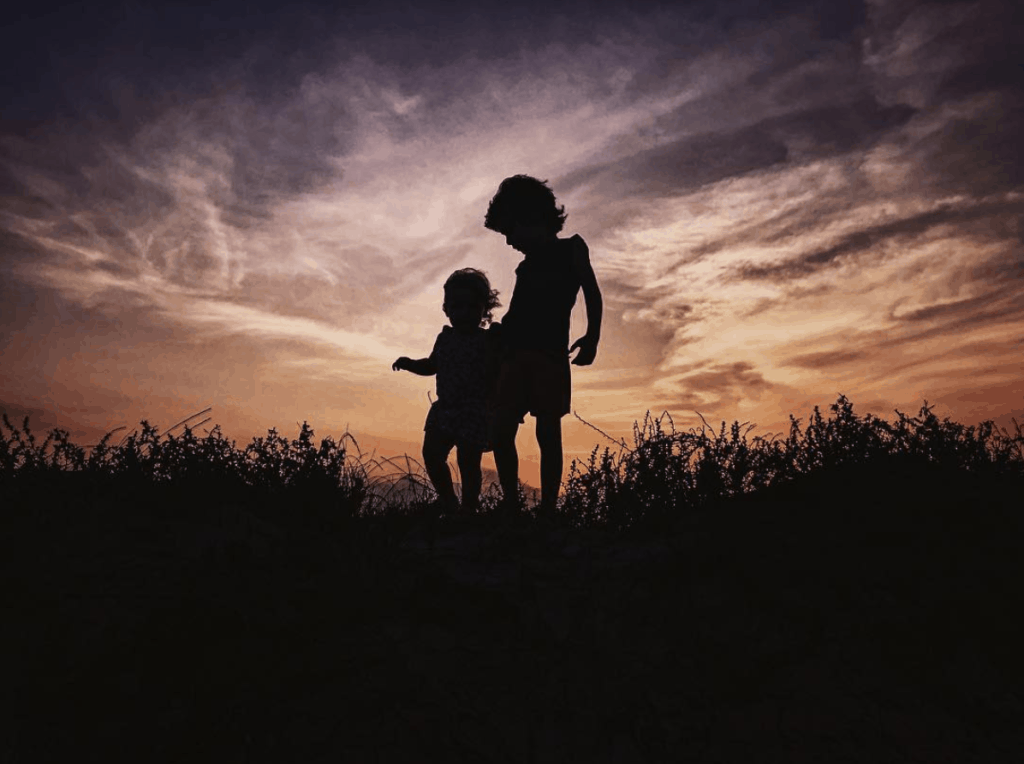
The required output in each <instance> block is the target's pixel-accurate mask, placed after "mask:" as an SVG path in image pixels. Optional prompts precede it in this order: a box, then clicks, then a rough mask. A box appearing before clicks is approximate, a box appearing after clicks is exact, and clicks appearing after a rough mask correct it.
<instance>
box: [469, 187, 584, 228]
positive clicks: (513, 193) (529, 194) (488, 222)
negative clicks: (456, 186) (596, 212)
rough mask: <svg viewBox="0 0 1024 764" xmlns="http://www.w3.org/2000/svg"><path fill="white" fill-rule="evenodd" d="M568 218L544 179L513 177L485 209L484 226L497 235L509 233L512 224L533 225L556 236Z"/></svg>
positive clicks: (500, 188) (499, 189)
mask: <svg viewBox="0 0 1024 764" xmlns="http://www.w3.org/2000/svg"><path fill="white" fill-rule="evenodd" d="M567 217H568V215H566V214H565V207H564V206H558V204H557V202H556V201H555V193H554V191H552V190H551V187H550V186H548V182H547V181H546V180H537V179H536V178H534V177H531V176H529V175H513V176H512V177H510V178H505V180H503V181H501V184H500V185H499V186H498V192H497V193H496V194H495V195H494V197H493V198H492V199H491V203H490V204H489V205H488V207H487V215H486V216H485V217H484V226H485V227H486V228H489V229H491V230H492V231H497V232H498V233H508V230H509V228H511V226H512V225H513V224H514V223H533V224H538V225H542V226H545V227H547V228H548V229H550V231H551V233H552V234H557V233H558V232H559V231H561V230H562V227H563V226H564V225H565V219H566V218H567Z"/></svg>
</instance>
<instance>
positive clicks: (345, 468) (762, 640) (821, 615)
mask: <svg viewBox="0 0 1024 764" xmlns="http://www.w3.org/2000/svg"><path fill="white" fill-rule="evenodd" d="M831 410H832V414H833V416H831V417H829V418H828V419H824V418H823V417H821V415H820V413H819V412H818V410H817V409H815V415H814V416H813V417H812V418H811V420H810V421H809V422H808V424H807V427H806V429H803V430H801V428H800V426H799V422H798V420H795V419H794V420H793V426H792V429H791V432H790V434H789V436H788V437H787V438H786V439H785V440H777V439H774V438H770V439H764V438H755V439H754V440H753V442H748V441H747V440H746V433H745V432H742V426H741V425H739V424H738V423H735V424H734V425H733V427H732V429H731V431H730V432H729V433H727V432H726V430H725V425H724V423H723V424H722V428H721V431H720V432H719V433H717V434H716V433H714V431H713V430H709V429H708V428H705V429H703V430H701V431H700V432H696V431H690V432H687V433H681V432H676V431H675V428H674V426H673V425H672V423H671V420H670V419H669V418H668V417H666V416H663V417H661V418H652V417H649V416H648V417H647V418H646V419H645V420H644V422H643V423H642V424H641V423H638V424H637V426H636V429H635V432H634V442H633V443H632V444H629V443H620V444H617V445H615V446H614V447H609V449H608V450H605V451H595V452H594V454H593V456H592V458H591V459H590V460H589V462H588V463H582V464H579V463H577V464H575V465H574V468H573V469H572V470H570V474H569V476H568V478H567V481H566V485H565V487H564V489H563V497H562V502H561V504H560V506H559V514H558V515H557V517H556V518H554V519H553V520H550V521H546V522H541V521H539V520H537V519H535V518H534V517H533V515H532V514H531V513H530V512H529V511H524V512H523V513H522V514H521V515H520V516H518V517H515V518H499V517H497V516H496V515H495V514H494V513H493V511H492V510H493V508H494V506H495V496H494V494H493V493H492V494H491V495H490V496H489V497H488V499H487V500H486V501H485V502H484V511H483V512H481V513H480V514H477V515H472V516H468V517H457V516H456V517H436V516H435V515H434V513H433V510H432V508H431V507H432V505H431V504H430V501H429V499H430V496H429V492H428V489H427V488H426V483H425V481H424V480H423V479H422V477H421V476H419V475H418V473H416V471H415V470H414V469H412V465H411V463H407V464H406V465H405V467H406V470H405V472H404V474H398V476H397V477H396V476H395V474H394V473H393V472H388V470H385V469H383V467H385V466H388V465H383V464H382V463H381V462H380V461H375V460H374V459H373V458H372V457H367V456H365V455H361V454H358V446H357V444H356V443H355V442H354V441H352V440H351V439H347V438H346V439H343V441H342V442H341V443H335V442H334V441H332V440H331V439H324V440H323V441H321V443H320V444H319V446H317V444H316V443H315V442H314V440H313V433H312V431H311V430H309V428H308V427H306V426H304V427H303V429H302V431H301V432H300V436H299V439H298V440H294V441H290V440H288V439H286V438H282V437H280V436H278V435H277V433H276V432H275V431H271V432H270V433H268V437H267V438H257V439H254V441H253V443H252V444H250V446H248V447H247V448H246V449H244V450H238V449H236V448H235V447H234V443H228V442H227V441H225V440H224V439H223V438H221V437H220V434H219V430H217V429H216V428H214V430H213V432H211V433H210V434H209V435H208V436H207V437H205V438H199V437H197V436H196V435H195V434H194V430H195V427H190V426H184V429H183V431H182V432H181V434H179V435H175V434H174V432H173V430H175V429H176V428H177V427H179V426H182V425H185V424H186V423H179V425H178V426H176V428H172V431H169V432H167V433H163V434H161V433H158V432H157V431H156V430H155V429H154V428H152V427H150V426H149V425H148V424H146V423H143V428H142V432H141V433H133V434H131V435H129V436H126V437H125V438H123V439H122V441H121V442H120V443H118V444H117V445H116V446H111V445H109V436H108V438H106V439H104V442H103V443H101V444H98V445H97V446H95V447H92V448H91V449H83V448H80V447H78V446H75V445H74V444H72V443H70V442H69V440H68V437H67V433H62V432H60V431H54V432H53V433H51V434H50V436H49V437H48V438H47V439H46V441H45V442H44V443H43V444H37V443H36V442H35V438H34V436H33V435H32V434H31V433H30V432H29V430H28V424H27V422H26V423H25V424H24V425H23V426H22V427H21V428H17V427H15V426H13V425H12V424H11V423H10V422H9V421H7V420H6V419H5V420H4V425H5V428H4V430H3V433H4V434H3V439H2V441H0V502H2V510H0V523H2V530H0V539H2V541H0V544H2V549H0V560H2V562H0V566H2V570H0V572H2V580H3V582H4V585H3V587H2V588H0V598H2V608H3V613H4V616H5V618H4V625H3V629H2V634H3V636H2V640H3V641H2V644H0V649H2V654H3V656H4V662H5V663H4V667H3V669H4V672H3V675H4V678H5V681H4V691H3V692H4V695H5V696H6V697H4V698H3V700H5V701H6V702H5V704H4V706H5V707H6V708H7V709H8V712H7V718H6V722H5V724H4V726H3V730H4V731H3V734H2V735H0V760H2V761H4V762H12V763H13V762H35V761H39V762H44V761H45V762H53V761H69V760H79V759H83V760H97V761H99V760H131V761H137V762H179V761H211V762H218V763H219V764H227V763H228V762H254V761H261V762H262V761H267V762H327V761H332V762H423V761H442V762H548V761H550V762H575V761H579V762H679V761H694V762H769V761H772V762H774V761H780V762H830V763H831V762H872V763H873V764H874V763H882V762H928V763H929V764H932V763H934V762H957V763H958V764H959V763H961V762H1000V763H1003V762H1010V761H1014V760H1017V759H1018V758H1019V755H1020V752H1021V751H1024V690H1022V689H1021V688H1024V651H1022V650H1021V647H1020V646H1021V645H1022V644H1024V619H1022V618H1021V615H1020V614H1021V613H1022V612H1024V555H1022V554H1021V546H1022V540H1024V527H1022V525H1024V522H1022V508H1024V502H1022V501H1021V498H1022V496H1024V437H1022V434H1021V431H1020V427H1019V425H1018V426H1017V433H1016V435H1015V436H1011V435H1009V434H1008V433H1006V432H1005V431H1002V432H1000V431H999V430H997V429H996V428H994V427H993V426H992V425H991V423H984V424H982V425H979V426H978V427H970V428H968V427H964V426H962V425H959V424H956V423H951V422H949V421H948V420H943V421H942V422H940V421H938V419H937V418H936V417H934V416H933V415H932V414H931V412H930V410H929V409H928V408H927V405H926V406H925V407H924V408H922V409H921V413H920V416H919V417H914V418H911V417H907V416H905V415H903V414H899V417H900V419H899V421H898V422H897V423H895V424H889V423H887V422H884V421H882V420H878V419H874V418H872V417H870V416H868V417H866V418H863V419H860V418H857V417H856V416H854V415H853V410H852V405H851V404H850V403H849V401H847V400H846V399H845V398H844V397H840V398H839V400H838V402H837V403H836V404H834V405H833V406H832V407H831ZM897 413H899V412H897ZM187 421H188V420H187ZM1015 424H1016V422H1015ZM392 466H393V465H392Z"/></svg>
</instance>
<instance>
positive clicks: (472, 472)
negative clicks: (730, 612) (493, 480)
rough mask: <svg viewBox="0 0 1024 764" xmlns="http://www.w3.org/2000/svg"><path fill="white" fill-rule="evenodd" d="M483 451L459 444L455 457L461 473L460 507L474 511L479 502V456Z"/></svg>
mask: <svg viewBox="0 0 1024 764" xmlns="http://www.w3.org/2000/svg"><path fill="white" fill-rule="evenodd" d="M481 456H483V452H482V451H481V450H480V449H476V448H465V447H463V446H459V447H458V449H457V453H456V458H457V459H458V461H459V472H460V473H461V474H462V509H463V510H465V511H466V512H476V508H477V507H478V506H479V504H480V487H481V485H482V483H483V474H482V472H481V470H480V457H481Z"/></svg>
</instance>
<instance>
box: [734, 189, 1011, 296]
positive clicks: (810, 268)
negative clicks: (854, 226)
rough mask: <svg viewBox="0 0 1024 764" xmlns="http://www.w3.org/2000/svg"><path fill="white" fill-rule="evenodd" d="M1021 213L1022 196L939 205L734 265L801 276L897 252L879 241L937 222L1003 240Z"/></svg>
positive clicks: (752, 275) (757, 274)
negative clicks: (811, 246)
mask: <svg viewBox="0 0 1024 764" xmlns="http://www.w3.org/2000/svg"><path fill="white" fill-rule="evenodd" d="M1022 216H1024V200H1019V199H1014V200H1009V201H996V202H982V203H979V204H972V205H968V206H960V205H952V204H950V205H943V206H942V207H940V208H938V209H935V210H931V211H929V212H924V213H921V214H919V215H912V216H909V217H906V218H901V219H898V220H893V221H890V222H887V223H882V224H879V225H874V226H868V227H866V228H863V229H861V230H857V231H854V232H853V233H850V234H847V235H845V236H843V237H842V238H841V239H840V240H839V241H838V242H837V243H836V244H833V245H832V246H830V247H827V248H825V249H819V250H816V251H813V252H809V253H806V254H803V255H800V256H798V257H795V258H792V259H790V260H787V261H785V262H783V263H779V264H774V265H743V266H741V267H740V268H739V269H738V273H739V276H740V278H743V279H751V280H764V279H768V280H778V281H784V280H788V279H796V278H803V277H806V276H808V275H809V274H811V273H814V272H816V271H818V270H820V269H822V268H825V267H828V266H829V265H831V264H833V263H834V262H835V261H836V260H840V259H845V258H849V257H852V256H859V255H866V256H868V257H870V258H873V259H878V258H882V257H886V256H889V257H893V256H898V255H899V252H892V253H890V254H889V255H886V250H884V249H881V248H880V246H879V245H881V244H884V243H887V242H890V241H892V242H895V243H900V242H901V241H903V240H906V239H914V238H916V237H919V236H921V235H923V234H925V233H927V232H928V231H931V230H932V229H934V228H937V227H939V226H946V225H956V227H957V230H958V231H959V232H962V233H971V234H973V235H976V236H977V237H979V238H989V239H996V240H1003V239H1007V238H1010V237H1011V236H1012V235H1013V234H1014V232H1015V231H1017V230H1018V229H1019V225H1020V220H1021V218H1022Z"/></svg>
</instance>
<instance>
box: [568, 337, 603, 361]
mask: <svg viewBox="0 0 1024 764" xmlns="http://www.w3.org/2000/svg"><path fill="white" fill-rule="evenodd" d="M577 348H579V351H580V352H578V353H577V354H576V357H575V358H574V359H572V363H573V365H574V366H590V364H592V363H593V362H594V359H595V358H596V357H597V340H596V339H595V338H593V337H589V336H587V335H584V336H582V337H580V338H579V339H578V340H576V341H575V342H574V343H572V347H571V348H569V355H572V351H574V350H576V349H577Z"/></svg>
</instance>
